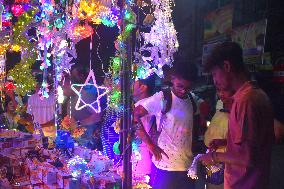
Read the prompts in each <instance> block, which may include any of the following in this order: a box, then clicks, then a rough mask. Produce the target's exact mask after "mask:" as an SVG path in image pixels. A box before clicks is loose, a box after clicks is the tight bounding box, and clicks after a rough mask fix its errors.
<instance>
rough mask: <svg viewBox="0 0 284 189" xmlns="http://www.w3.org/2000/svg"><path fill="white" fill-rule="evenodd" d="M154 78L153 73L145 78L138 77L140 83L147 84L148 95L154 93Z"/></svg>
mask: <svg viewBox="0 0 284 189" xmlns="http://www.w3.org/2000/svg"><path fill="white" fill-rule="evenodd" d="M155 80H156V77H155V75H151V76H149V77H148V78H147V79H139V81H140V82H141V83H142V84H144V85H146V86H147V88H148V93H149V95H153V94H154V93H155Z"/></svg>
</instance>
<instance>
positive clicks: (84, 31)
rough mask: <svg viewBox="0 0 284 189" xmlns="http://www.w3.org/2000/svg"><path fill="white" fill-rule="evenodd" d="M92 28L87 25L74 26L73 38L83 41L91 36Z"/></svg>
mask: <svg viewBox="0 0 284 189" xmlns="http://www.w3.org/2000/svg"><path fill="white" fill-rule="evenodd" d="M93 33H94V31H93V28H92V27H91V26H89V25H84V26H76V27H75V29H74V37H75V38H80V39H84V38H87V37H90V36H91V35H93Z"/></svg>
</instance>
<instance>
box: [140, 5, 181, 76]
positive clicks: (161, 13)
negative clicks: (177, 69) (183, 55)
mask: <svg viewBox="0 0 284 189" xmlns="http://www.w3.org/2000/svg"><path fill="white" fill-rule="evenodd" d="M152 4H153V5H154V7H155V10H154V12H153V15H154V17H155V22H154V25H153V26H152V27H151V31H150V32H149V33H141V36H142V38H143V40H144V45H142V46H141V48H140V50H139V53H140V55H141V56H142V52H148V54H150V56H144V55H143V56H142V59H141V58H138V59H139V60H140V61H141V62H140V63H142V64H145V67H146V68H148V70H149V73H148V74H146V75H151V74H152V73H153V72H155V73H156V74H157V75H158V76H159V77H163V70H162V67H163V66H164V65H168V66H170V67H171V66H172V62H173V55H174V53H176V52H177V51H178V47H179V43H178V40H177V32H176V30H175V28H174V24H173V21H172V16H171V13H172V10H171V5H172V4H173V2H172V0H153V1H152ZM149 65H150V69H149Z"/></svg>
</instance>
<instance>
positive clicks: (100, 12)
mask: <svg viewBox="0 0 284 189" xmlns="http://www.w3.org/2000/svg"><path fill="white" fill-rule="evenodd" d="M77 14H78V18H79V19H81V20H87V21H89V22H92V23H94V24H104V25H105V26H108V27H113V26H115V25H116V24H117V22H118V20H119V18H120V11H119V9H118V8H116V7H114V6H113V7H111V6H110V4H109V2H104V1H98V0H89V1H86V0H82V1H80V4H79V9H78V13H77Z"/></svg>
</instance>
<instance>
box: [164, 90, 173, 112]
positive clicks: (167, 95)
mask: <svg viewBox="0 0 284 189" xmlns="http://www.w3.org/2000/svg"><path fill="white" fill-rule="evenodd" d="M162 92H163V95H164V101H165V104H164V108H163V110H162V114H166V113H168V112H169V111H170V109H171V108H172V101H173V99H172V92H171V89H170V88H167V89H163V90H162Z"/></svg>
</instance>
